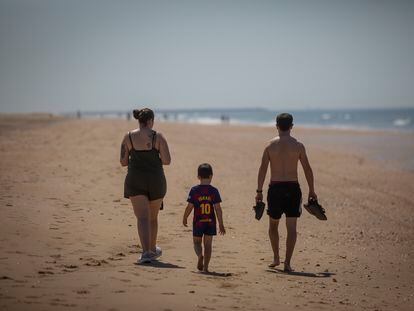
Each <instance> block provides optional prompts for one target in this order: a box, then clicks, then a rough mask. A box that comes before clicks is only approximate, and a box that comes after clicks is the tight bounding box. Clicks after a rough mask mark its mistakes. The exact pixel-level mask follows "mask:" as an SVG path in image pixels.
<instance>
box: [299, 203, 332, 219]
mask: <svg viewBox="0 0 414 311" xmlns="http://www.w3.org/2000/svg"><path fill="white" fill-rule="evenodd" d="M303 207H304V208H305V209H306V210H307V211H308V212H309V213H310V214H311V215H313V216H315V217H316V218H318V219H319V220H327V219H328V218H327V217H326V215H325V210H324V208H323V207H322V205H320V204H319V203H318V200H317V199H315V198H309V200H308V203H305V204H303Z"/></svg>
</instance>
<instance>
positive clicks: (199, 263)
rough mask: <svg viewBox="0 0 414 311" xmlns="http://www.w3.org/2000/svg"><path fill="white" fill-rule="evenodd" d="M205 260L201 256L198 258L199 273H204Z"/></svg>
mask: <svg viewBox="0 0 414 311" xmlns="http://www.w3.org/2000/svg"><path fill="white" fill-rule="evenodd" d="M203 260H204V258H203V256H199V257H198V262H197V269H198V270H199V271H203V268H204V265H203Z"/></svg>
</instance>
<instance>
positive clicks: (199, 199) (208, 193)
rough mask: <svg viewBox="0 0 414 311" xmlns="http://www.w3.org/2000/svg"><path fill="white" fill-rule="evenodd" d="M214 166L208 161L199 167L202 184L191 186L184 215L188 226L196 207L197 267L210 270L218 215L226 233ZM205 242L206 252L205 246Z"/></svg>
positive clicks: (184, 222) (221, 232)
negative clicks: (214, 185)
mask: <svg viewBox="0 0 414 311" xmlns="http://www.w3.org/2000/svg"><path fill="white" fill-rule="evenodd" d="M212 178H213V168H212V167H211V165H210V164H208V163H203V164H201V165H200V166H199V167H198V179H199V180H200V184H199V185H197V186H194V187H193V188H191V190H190V193H189V194H188V199H187V202H188V205H187V208H186V209H185V212H184V216H183V225H184V226H186V227H187V218H188V216H189V215H190V213H191V211H192V210H193V209H194V218H193V241H194V250H195V253H196V255H197V257H198V262H197V269H198V270H200V271H203V272H208V265H209V263H210V258H211V251H212V243H213V236H214V235H216V234H217V231H216V215H217V219H218V223H219V232H220V234H222V235H223V234H225V233H226V230H225V229H224V224H223V213H222V210H221V206H220V203H221V198H220V193H219V191H218V190H217V189H216V188H215V187H213V186H212V185H211V179H212ZM202 243H203V244H204V254H203V247H202Z"/></svg>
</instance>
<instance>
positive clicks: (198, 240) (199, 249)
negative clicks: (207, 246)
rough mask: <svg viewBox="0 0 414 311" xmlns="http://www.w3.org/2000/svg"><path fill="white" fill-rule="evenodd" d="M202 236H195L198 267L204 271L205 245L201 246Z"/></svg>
mask: <svg viewBox="0 0 414 311" xmlns="http://www.w3.org/2000/svg"><path fill="white" fill-rule="evenodd" d="M202 239H203V238H202V237H198V236H194V237H193V241H194V251H195V253H196V255H197V257H198V262H197V269H198V270H200V271H202V270H203V247H202V246H201V242H202Z"/></svg>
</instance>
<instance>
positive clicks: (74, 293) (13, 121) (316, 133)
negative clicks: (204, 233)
mask: <svg viewBox="0 0 414 311" xmlns="http://www.w3.org/2000/svg"><path fill="white" fill-rule="evenodd" d="M134 127H135V122H132V121H131V122H127V121H123V120H103V119H101V120H60V119H59V120H58V119H56V118H50V117H48V116H43V117H42V116H37V117H33V116H26V117H24V118H23V117H14V118H10V117H6V116H3V117H1V118H0V157H1V164H0V183H1V187H0V219H1V229H0V308H1V309H2V310H66V309H68V310H180V311H181V310H333V309H336V310H413V308H414V297H413V293H414V290H413V289H414V282H413V280H414V261H413V255H414V243H413V241H414V227H413V217H414V199H413V197H412V194H413V193H414V173H413V172H412V171H409V170H406V169H405V170H403V169H402V168H400V166H399V164H400V163H397V162H398V161H394V162H393V161H392V156H389V157H388V158H387V163H385V162H384V161H372V160H371V159H373V158H375V157H372V156H370V153H369V152H359V149H358V148H353V144H352V140H353V137H359V136H358V135H368V136H369V135H371V136H370V137H372V138H373V139H372V140H371V139H370V138H368V140H367V141H369V142H372V141H378V144H379V145H381V146H384V145H385V146H391V145H392V144H393V142H394V141H395V139H399V140H400V141H401V142H402V143H403V144H404V142H405V144H408V146H411V149H410V147H405V149H404V148H402V149H399V150H403V152H405V153H408V154H404V155H403V157H405V158H407V159H411V158H412V157H413V155H414V153H413V152H412V148H414V147H413V146H414V144H413V142H414V139H413V134H398V133H393V134H387V133H370V134H367V133H362V134H361V133H357V132H348V131H333V130H304V129H297V130H295V131H294V132H293V135H294V136H296V137H297V138H299V139H301V140H303V141H304V142H305V143H306V144H307V145H308V154H309V158H310V161H311V164H312V166H313V169H314V172H315V177H316V191H317V193H318V195H319V198H320V201H321V203H322V204H323V206H324V207H325V208H326V210H327V216H328V221H327V222H321V221H318V220H317V219H316V218H314V217H312V216H311V215H310V214H308V213H307V212H306V211H304V213H303V215H302V217H301V218H300V220H299V226H298V232H299V234H298V242H297V246H296V250H295V253H294V257H293V261H292V265H293V267H294V268H295V269H296V271H297V272H296V273H295V274H290V275H289V274H284V273H281V272H279V271H277V270H269V269H268V268H267V264H268V263H269V262H270V261H271V259H272V252H271V248H270V243H269V239H268V236H267V217H266V216H265V217H263V219H262V220H261V221H256V220H255V219H254V218H253V212H252V210H251V208H252V205H253V199H254V196H255V189H256V176H257V169H258V166H259V164H260V157H261V153H262V150H263V147H264V142H265V141H266V140H268V139H270V138H271V137H272V136H273V135H274V129H272V128H260V127H237V126H230V127H229V126H200V125H189V124H187V125H185V124H168V123H163V124H156V129H157V130H159V131H161V132H163V133H164V135H165V136H166V137H167V139H168V141H169V144H170V149H171V153H172V165H171V166H170V167H168V168H166V175H167V180H168V194H167V197H166V199H165V210H164V211H162V212H161V213H160V218H159V220H160V232H159V245H160V246H161V247H162V248H163V251H164V255H163V256H162V258H161V260H160V262H159V263H157V264H154V265H151V266H138V265H135V264H134V263H135V261H136V260H137V258H138V255H139V253H140V249H139V245H138V238H137V233H136V221H135V218H134V215H133V212H132V208H131V206H130V202H129V201H128V200H126V199H123V180H124V176H125V168H121V167H120V165H119V162H118V156H119V144H120V140H121V138H122V136H123V134H124V133H125V132H127V131H128V130H130V129H132V128H134ZM328 136H329V139H327V138H326V137H328ZM341 137H342V138H341ZM343 137H346V138H347V139H346V141H348V144H346V143H343V141H344V138H343ZM393 137H394V138H393ZM374 138H375V139H374ZM410 144H411V145H410ZM361 146H364V144H360V145H359V147H361ZM371 147H372V146H368V149H367V148H365V150H368V151H369V149H371ZM381 148H383V147H381ZM381 148H379V149H381ZM379 149H378V150H379ZM383 149H384V148H383ZM385 149H386V148H385ZM372 150H373V151H372V155H374V154H376V153H377V152H378V151H377V149H375V148H373V149H372ZM201 162H210V163H211V164H212V165H213V168H214V172H215V175H214V179H213V184H214V185H215V186H216V187H218V188H219V190H220V192H221V195H222V198H223V204H222V206H223V213H224V221H225V225H226V227H227V235H225V236H224V237H221V236H217V237H216V238H215V239H214V242H213V244H214V249H213V257H212V260H211V265H210V266H211V267H210V268H211V270H213V271H215V272H216V274H215V275H209V276H208V275H202V274H199V273H197V272H196V268H195V265H196V257H195V255H194V254H193V248H192V234H191V230H190V229H187V228H184V227H182V225H181V219H182V214H183V211H184V207H185V199H186V195H187V192H188V190H189V188H190V187H191V186H192V185H194V184H196V183H197V179H196V176H195V175H196V167H197V165H198V164H199V163H201ZM390 163H391V164H393V165H388V164H390ZM300 179H301V184H302V190H303V192H304V193H305V194H306V193H307V186H306V183H305V182H304V178H303V172H302V170H300ZM281 224H283V222H282V223H281ZM279 231H280V235H281V254H282V255H283V254H284V249H285V246H284V239H285V237H286V230H285V227H284V225H282V226H281V227H280V230H279ZM283 257H284V256H282V260H283Z"/></svg>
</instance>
